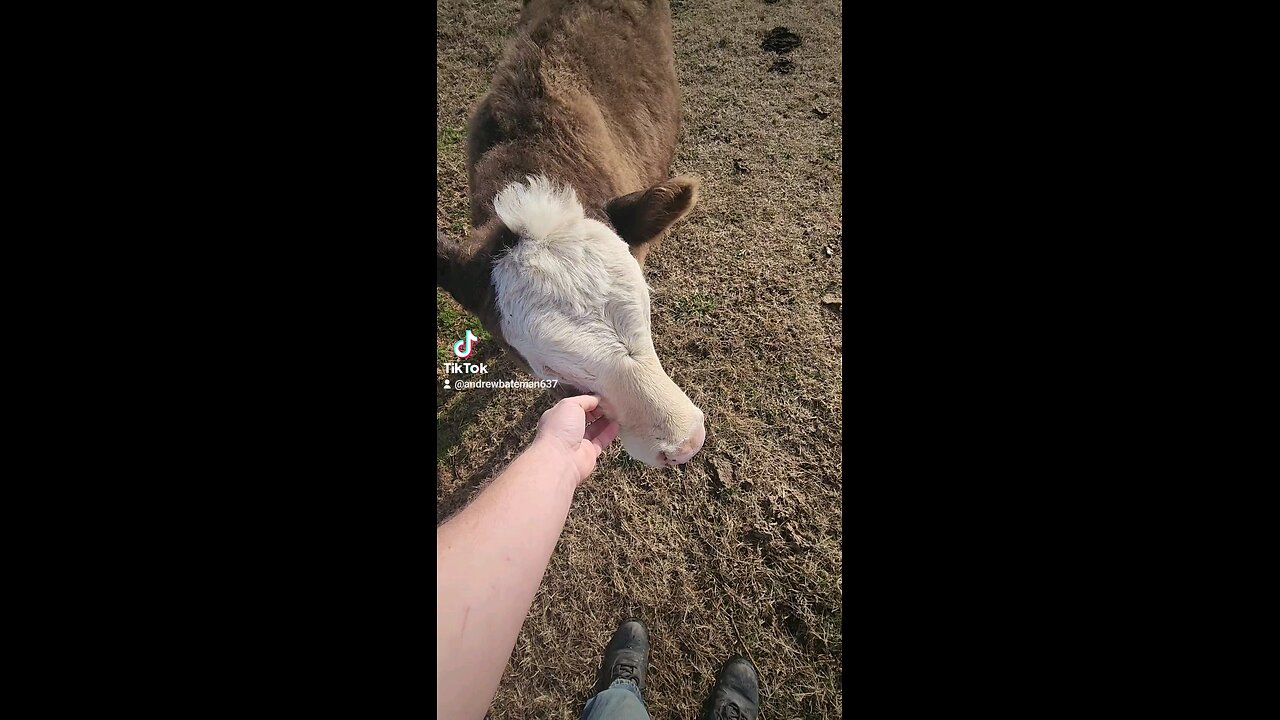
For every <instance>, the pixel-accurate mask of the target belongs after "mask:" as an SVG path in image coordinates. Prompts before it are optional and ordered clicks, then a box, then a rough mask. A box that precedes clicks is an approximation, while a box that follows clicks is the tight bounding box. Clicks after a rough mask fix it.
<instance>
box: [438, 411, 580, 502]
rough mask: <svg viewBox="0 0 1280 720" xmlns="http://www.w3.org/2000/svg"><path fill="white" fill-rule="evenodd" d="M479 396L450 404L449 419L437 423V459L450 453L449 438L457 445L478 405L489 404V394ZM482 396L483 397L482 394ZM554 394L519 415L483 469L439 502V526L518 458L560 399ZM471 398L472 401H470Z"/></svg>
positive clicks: (460, 459) (489, 455)
mask: <svg viewBox="0 0 1280 720" xmlns="http://www.w3.org/2000/svg"><path fill="white" fill-rule="evenodd" d="M472 395H474V396H476V398H477V399H476V400H474V401H471V400H470V398H466V399H464V400H462V401H459V402H458V403H457V405H455V406H451V407H450V408H449V410H448V413H447V414H448V418H447V419H446V418H441V419H440V420H439V421H438V423H437V425H436V462H437V463H439V462H440V460H441V459H442V458H443V457H444V456H445V454H446V453H447V448H446V447H445V446H444V445H442V443H443V442H445V441H446V440H448V441H449V445H448V447H453V446H454V445H456V444H457V442H458V439H459V438H461V436H462V428H463V427H464V426H465V424H466V423H467V422H468V421H469V419H470V418H473V417H475V416H476V413H477V412H478V409H479V408H482V407H484V406H485V405H487V404H488V400H487V398H488V397H489V396H490V395H489V393H480V392H477V393H472ZM481 396H483V397H481ZM557 400H558V399H557V398H554V397H553V395H552V394H551V393H545V394H543V395H542V396H541V397H539V398H538V400H537V402H535V403H534V404H533V405H531V406H530V407H529V409H528V410H526V411H525V412H524V414H523V415H521V416H520V419H519V420H517V421H516V422H515V423H514V424H512V425H511V427H509V428H508V429H507V431H506V432H505V433H504V434H503V435H502V436H501V437H495V438H494V443H493V445H492V446H491V447H492V449H491V450H489V451H488V452H487V457H486V459H485V461H484V462H482V463H480V468H479V469H478V470H477V471H476V472H474V473H472V474H471V475H470V476H469V477H467V478H465V479H464V480H462V481H461V482H460V483H458V487H457V488H456V489H455V490H454V491H453V492H452V493H450V494H449V495H448V496H447V497H445V498H444V499H443V500H441V501H440V502H439V503H438V504H437V505H436V525H437V526H439V525H440V524H441V523H443V522H444V521H445V520H448V519H449V518H450V517H452V516H453V514H454V513H456V512H458V511H459V510H461V509H462V508H464V507H466V506H467V503H469V502H471V499H472V498H473V497H475V495H476V494H477V493H479V492H480V490H481V489H483V488H484V486H485V485H488V484H489V481H490V480H492V479H493V477H494V476H496V475H497V474H498V472H499V471H501V470H502V469H503V468H504V467H506V464H507V463H508V462H509V461H510V460H514V459H515V455H516V454H517V453H519V452H520V451H521V450H524V447H525V445H526V444H527V443H528V442H529V440H528V438H529V437H531V431H532V430H533V429H534V427H536V426H537V424H538V419H539V418H541V417H542V413H544V412H546V411H547V409H548V408H550V407H551V406H552V405H554V404H555V403H556V402H557ZM467 401H470V402H467ZM465 459H466V457H465V455H464V456H462V457H460V458H459V459H458V460H459V463H458V464H463V463H462V461H464V460H465Z"/></svg>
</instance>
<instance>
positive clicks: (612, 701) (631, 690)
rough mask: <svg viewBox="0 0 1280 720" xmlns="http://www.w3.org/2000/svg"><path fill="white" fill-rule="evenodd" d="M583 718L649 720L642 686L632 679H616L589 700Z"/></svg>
mask: <svg viewBox="0 0 1280 720" xmlns="http://www.w3.org/2000/svg"><path fill="white" fill-rule="evenodd" d="M582 720H649V711H648V710H645V709H644V699H643V698H641V697H640V688H639V687H636V684H635V683H633V682H631V681H630V680H614V681H613V683H612V684H610V685H609V687H608V688H605V690H604V691H603V692H601V693H599V694H597V695H596V696H595V697H593V698H591V699H590V700H588V701H587V704H586V706H585V707H583V708H582Z"/></svg>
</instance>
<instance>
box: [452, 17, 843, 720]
mask: <svg viewBox="0 0 1280 720" xmlns="http://www.w3.org/2000/svg"><path fill="white" fill-rule="evenodd" d="M536 1H537V0H534V2H536ZM519 10H520V2H519V0H501V1H498V2H494V1H493V0H439V2H437V12H438V15H437V29H436V37H437V41H438V48H439V49H438V55H437V63H436V64H437V69H438V76H437V77H438V79H437V84H436V98H437V102H438V105H437V111H436V112H437V114H436V138H437V140H436V147H437V151H438V154H437V160H436V176H437V179H438V182H439V189H438V190H437V194H436V224H437V227H438V228H439V229H441V230H443V231H444V232H446V233H451V232H452V233H462V232H465V231H466V218H467V217H468V213H467V209H468V208H467V198H466V173H465V165H464V163H463V153H462V145H463V137H464V133H465V127H466V120H467V114H468V112H469V110H470V108H471V107H472V106H473V105H474V103H475V102H476V101H477V100H479V99H480V97H481V96H482V94H483V93H484V91H485V89H486V88H487V85H488V83H489V80H490V78H491V76H492V73H493V70H494V67H495V66H496V63H497V62H498V59H499V58H500V57H501V55H502V51H503V47H504V44H505V43H506V41H507V40H508V39H509V38H510V37H511V36H512V34H513V31H514V27H515V22H516V17H517V15H518V13H519ZM672 15H673V25H674V32H675V52H676V70H677V73H678V75H679V78H680V81H681V84H682V88H683V93H684V123H683V131H682V136H681V139H680V143H679V146H678V149H677V155H676V160H675V163H674V166H673V168H672V170H673V173H692V174H696V175H700V176H701V177H702V178H703V186H702V195H701V201H700V203H699V205H698V207H697V208H696V209H695V210H694V211H693V213H692V214H691V215H690V216H689V218H688V219H687V220H686V221H684V222H683V223H681V224H680V225H679V226H678V228H677V229H676V231H675V232H674V233H673V234H672V235H671V237H669V238H667V240H666V241H665V242H664V243H663V245H662V247H660V248H658V249H657V250H655V251H654V252H653V253H652V254H651V255H650V256H649V260H648V264H647V268H646V276H647V279H648V281H649V284H650V285H651V286H652V287H653V289H654V292H653V296H652V302H653V334H654V341H655V345H656V346H657V350H658V353H659V355H660V356H661V358H662V360H663V365H664V367H666V369H667V371H668V372H669V373H670V374H671V376H672V378H673V379H674V380H675V381H676V383H677V384H679V385H680V386H681V388H683V389H684V390H685V391H686V392H687V393H688V394H689V396H690V398H692V399H693V400H694V402H696V403H697V404H698V405H699V407H701V408H702V409H703V410H704V411H705V412H706V414H707V441H706V445H705V448H704V450H703V451H702V453H700V454H699V455H698V456H697V457H696V458H694V460H693V461H692V462H691V463H690V464H688V465H686V466H685V467H684V468H682V469H679V470H655V469H651V468H647V467H644V466H643V465H640V464H638V463H635V462H633V461H631V460H630V459H629V458H628V457H627V456H626V455H625V453H623V452H622V451H621V448H620V447H618V446H615V447H614V448H612V449H610V450H609V451H608V452H607V453H606V454H605V456H604V457H603V458H601V461H600V465H599V468H598V469H597V471H596V473H595V475H593V476H592V478H591V480H590V481H588V483H587V484H586V485H584V486H583V487H582V488H581V489H580V490H579V492H578V494H577V496H576V498H575V500H574V506H573V510H572V511H571V513H570V515H569V521H568V523H567V525H566V527H565V531H564V535H563V536H562V537H561V541H560V544H559V546H558V547H557V549H556V552H555V555H554V556H553V557H552V559H551V564H550V567H549V568H548V570H547V574H546V576H545V578H544V580H543V584H542V589H541V590H540V591H539V593H538V596H537V598H536V599H535V601H534V604H533V608H532V609H531V610H530V613H529V617H528V618H527V619H526V621H525V624H524V628H523V629H522V631H521V633H520V637H519V639H518V640H517V643H516V648H515V652H514V653H513V656H512V658H511V661H510V663H509V664H508V667H507V673H506V675H505V676H504V678H503V681H502V685H501V687H500V689H499V691H498V695H497V698H496V699H495V700H494V704H493V709H492V717H495V718H576V717H578V714H579V713H580V711H581V708H582V703H583V702H584V701H585V699H586V698H587V696H588V693H589V689H590V687H591V685H592V682H593V678H594V677H595V673H596V670H597V667H598V664H599V662H600V655H601V652H602V650H603V648H604V644H605V642H606V641H607V640H608V638H609V635H610V634H611V633H612V632H613V630H614V628H615V627H616V626H617V623H618V622H619V621H620V620H621V619H623V618H624V617H627V616H635V617H638V618H641V619H642V620H643V621H644V622H645V623H646V624H647V625H648V626H649V629H650V633H651V635H652V641H653V655H652V667H651V670H650V676H649V680H648V690H647V691H646V701H647V704H648V707H649V711H650V713H651V714H652V715H653V717H655V718H665V717H692V716H693V715H694V713H695V711H696V710H697V708H698V707H699V705H700V704H701V702H702V700H703V698H704V697H705V695H706V693H707V690H708V689H709V688H710V686H711V683H712V682H713V680H714V674H715V671H716V670H717V669H718V668H719V666H720V664H721V663H722V662H723V661H724V659H725V658H727V657H728V656H729V655H730V654H733V653H735V652H738V653H743V654H746V655H748V656H750V657H751V658H752V659H753V660H754V661H755V663H756V664H757V666H758V667H759V670H760V673H761V684H762V695H763V708H764V713H763V717H765V718H826V717H840V715H841V708H840V699H841V694H842V688H841V663H842V621H841V614H842V609H843V583H842V577H841V566H840V558H841V547H840V540H841V512H842V508H841V481H842V478H841V474H842V453H841V436H840V431H841V413H842V401H841V390H840V388H841V375H840V372H841V369H840V356H841V353H842V350H843V337H842V335H841V327H840V313H841V306H840V298H841V297H842V294H843V293H842V279H841V269H840V259H841V255H842V253H843V235H842V231H841V214H840V206H841V165H842V161H843V149H842V146H841V135H840V127H841V124H842V122H843V114H842V107H841V101H840V86H841V70H840V59H841V56H840V19H841V18H840V7H839V3H837V2H834V0H824V1H818V0H781V1H780V2H776V3H769V2H765V1H764V0H752V1H748V2H742V1H741V0H696V1H695V0H675V1H673V2H672ZM778 27H783V28H786V29H787V32H788V33H791V34H794V35H795V36H796V38H798V39H799V42H798V44H794V45H791V41H789V40H788V41H786V42H785V43H784V44H786V45H791V46H790V47H789V49H788V50H787V51H786V53H785V56H783V55H781V54H780V53H779V52H771V51H769V50H766V49H764V48H763V47H762V44H763V43H764V42H765V41H766V38H767V37H768V34H769V33H770V31H772V30H773V29H774V28H778ZM780 59H786V60H787V61H788V62H789V64H790V67H789V69H788V71H786V72H782V71H780V70H772V71H771V69H772V68H774V66H775V63H776V61H778V60H780ZM436 307H437V309H438V311H439V312H440V320H439V322H438V323H437V327H436V345H437V354H438V356H439V358H438V359H437V368H439V366H440V362H441V361H443V359H445V358H446V357H447V356H448V354H449V349H450V347H451V345H452V343H453V342H454V341H455V340H457V339H459V338H461V337H462V333H463V331H464V330H465V329H466V328H467V327H470V328H472V329H473V330H477V331H478V329H479V328H478V326H477V325H476V324H475V321H474V319H472V318H470V317H469V316H468V315H467V314H466V313H465V312H463V311H462V310H461V308H460V307H459V306H458V305H457V304H456V303H454V302H453V300H452V299H451V298H449V297H448V295H446V294H444V293H440V292H438V293H437V297H436ZM476 348H477V350H476V352H477V353H480V354H481V355H480V356H479V357H483V358H484V360H483V361H484V362H486V363H488V366H489V369H490V374H489V375H488V376H487V377H488V378H489V379H501V378H524V376H523V375H521V374H518V373H517V372H516V371H515V370H514V368H513V366H512V363H511V362H510V361H509V360H507V359H506V358H505V357H504V356H503V355H502V353H500V352H496V351H493V350H492V346H491V345H490V346H486V343H485V342H484V340H483V339H482V340H481V341H480V342H479V343H477V345H476ZM484 353H488V354H487V355H484ZM473 361H475V362H479V361H480V360H473ZM524 379H527V378H524ZM436 386H437V403H436V404H437V412H436V419H437V431H436V442H437V457H436V459H437V472H436V476H437V477H436V497H437V502H438V509H437V521H438V522H439V521H443V520H444V519H445V518H446V517H447V516H448V515H449V514H451V513H452V512H454V511H456V510H457V509H459V508H460V507H462V506H463V505H464V504H465V503H466V501H467V500H468V499H470V497H472V496H473V495H474V494H475V493H476V492H478V491H479V490H480V489H481V488H482V487H483V486H484V484H485V483H486V482H487V481H488V480H489V479H490V478H491V477H492V476H493V475H494V474H495V473H496V472H497V471H499V470H500V469H501V468H502V467H503V466H504V465H505V464H506V463H507V462H509V461H510V460H511V459H512V458H514V457H515V455H516V454H517V453H518V452H520V450H521V449H522V448H523V447H524V446H525V445H526V444H527V443H528V442H529V441H530V440H531V438H532V436H533V431H534V427H535V424H536V421H537V418H538V416H539V415H540V414H541V413H542V411H543V410H545V409H546V408H547V407H548V406H549V399H548V398H547V397H546V396H545V395H543V394H541V393H538V392H533V391H516V390H511V391H475V392H464V393H455V392H450V391H445V390H443V389H442V387H441V383H440V382H437V384H436Z"/></svg>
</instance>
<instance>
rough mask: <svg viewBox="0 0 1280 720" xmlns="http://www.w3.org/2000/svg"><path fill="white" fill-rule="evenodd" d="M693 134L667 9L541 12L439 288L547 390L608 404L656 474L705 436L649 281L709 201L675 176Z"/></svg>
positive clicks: (629, 443)
mask: <svg viewBox="0 0 1280 720" xmlns="http://www.w3.org/2000/svg"><path fill="white" fill-rule="evenodd" d="M679 129H680V90H679V87H678V85H677V84H676V75H675V63H674V57H673V54H672V48H671V10H670V6H669V4H668V2H667V0H578V1H574V0H528V1H527V2H526V3H525V6H524V9H523V10H522V11H521V13H520V20H519V24H518V27H517V33H516V37H515V39H514V40H513V41H512V42H511V44H510V45H509V46H508V48H507V51H506V55H505V56H504V58H503V60H502V62H501V64H500V65H499V66H498V70H497V73H496V74H495V75H494V78H493V86H492V88H491V89H490V91H489V93H488V94H487V95H486V96H485V97H484V98H483V99H482V100H481V101H480V104H479V106H478V107H477V108H476V110H475V113H474V114H473V116H472V118H471V123H470V127H469V129H468V138H467V173H468V180H469V182H470V190H471V225H472V229H471V230H470V232H469V234H468V236H467V237H466V238H465V239H462V240H461V241H460V242H455V241H453V240H451V239H448V238H445V237H443V236H442V235H441V234H440V233H439V232H437V234H436V262H437V271H436V284H437V285H438V286H440V287H443V288H444V289H445V290H447V291H448V292H449V293H450V294H451V295H453V296H454V298H456V299H457V300H458V301H459V303H461V304H462V306H463V307H465V308H466V309H467V310H468V311H470V312H472V313H473V314H475V315H476V316H477V317H478V318H479V319H480V321H481V323H483V324H484V326H485V328H486V329H487V330H488V331H489V332H490V333H491V334H492V335H493V336H494V338H495V339H497V340H498V341H499V343H500V344H501V345H502V346H503V347H505V348H506V349H507V350H508V352H510V353H511V354H512V355H513V356H514V357H517V358H519V360H520V361H521V362H522V363H523V364H524V366H525V367H526V368H528V369H529V371H530V372H531V373H532V374H533V375H535V376H537V377H539V378H542V379H544V380H551V379H555V380H559V381H560V384H561V385H562V386H569V387H570V388H573V389H577V390H581V391H584V392H590V393H594V394H596V395H599V397H600V407H601V409H602V410H603V412H604V414H605V415H606V416H607V417H610V418H613V419H615V420H617V421H618V424H619V426H620V427H621V430H620V432H619V435H620V437H621V438H622V441H623V446H624V447H625V448H626V450H627V452H628V453H629V454H630V455H631V456H632V457H634V458H636V459H637V460H640V461H642V462H644V463H647V464H649V465H653V466H656V467H662V466H665V465H676V464H679V463H683V462H687V461H688V460H689V459H690V458H691V457H693V456H694V455H695V454H696V453H697V452H698V450H699V449H701V447H702V443H703V440H704V438H705V434H706V431H705V429H704V425H703V421H704V417H703V413H702V411H701V410H700V409H698V408H697V407H696V406H695V405H694V404H693V402H692V401H690V400H689V398H688V396H687V395H685V393H684V392H683V391H682V390H681V389H680V388H679V387H677V386H676V384H675V383H674V382H672V380H671V378H670V377H668V376H667V373H666V371H665V370H663V368H662V363H661V362H660V361H659V360H658V355H657V353H656V351H655V350H654V347H653V338H652V336H651V335H650V325H649V288H648V286H647V285H646V283H645V279H644V273H643V270H642V268H643V265H644V260H645V256H646V254H647V253H648V252H649V250H650V248H652V247H653V246H655V245H656V244H657V243H658V242H659V241H660V240H661V239H662V238H663V237H665V235H666V234H667V231H668V229H669V228H670V227H671V225H672V224H673V223H675V222H676V221H678V220H679V219H681V218H682V217H684V216H685V215H686V214H688V213H689V211H690V210H692V209H693V206H694V204H695V203H696V202H697V199H698V187H699V182H698V180H697V178H694V177H690V176H677V177H671V178H669V177H668V175H669V170H670V167H671V161H672V158H673V156H674V154H675V143H676V136H677V135H678V133H679Z"/></svg>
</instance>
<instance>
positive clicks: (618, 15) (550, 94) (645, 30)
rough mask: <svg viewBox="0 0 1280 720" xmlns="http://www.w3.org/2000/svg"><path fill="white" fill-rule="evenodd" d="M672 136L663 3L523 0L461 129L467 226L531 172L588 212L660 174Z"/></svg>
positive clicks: (674, 113) (676, 98)
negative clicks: (574, 196)
mask: <svg viewBox="0 0 1280 720" xmlns="http://www.w3.org/2000/svg"><path fill="white" fill-rule="evenodd" d="M679 131H680V93H679V88H678V86H677V84H676V77H675V66H674V58H673V56H672V47H671V11H670V7H669V5H668V2H667V1H666V0H654V1H652V2H645V1H643V0H530V2H528V3H526V5H525V7H524V9H523V10H522V11H521V16H520V21H519V25H518V28H517V35H516V37H515V38H514V39H513V40H512V42H511V44H510V45H509V46H508V48H507V52H506V55H505V56H504V58H503V60H502V62H501V63H500V64H499V66H498V69H497V71H496V73H495V75H494V80H493V86H492V88H491V90H490V92H489V94H488V95H487V96H486V97H485V98H484V100H483V101H481V103H480V105H479V107H478V108H477V110H476V113H475V115H474V116H473V117H472V121H471V126H470V129H469V132H468V158H467V160H468V163H467V164H468V168H467V169H468V176H469V179H470V185H471V206H472V223H473V224H475V225H480V224H481V223H483V222H485V221H486V220H488V219H489V218H491V217H492V211H493V210H492V200H493V197H494V195H495V194H497V192H498V191H500V190H501V189H502V188H503V187H505V186H506V185H507V184H508V183H510V182H516V181H521V180H523V179H524V176H525V175H531V174H538V173H542V174H546V175H548V176H549V177H552V178H553V179H555V180H558V181H560V182H566V183H569V184H571V185H572V186H573V187H574V188H575V189H576V190H577V192H578V195H579V198H580V199H581V200H582V203H583V205H584V206H585V207H586V208H587V210H588V212H589V213H590V214H593V215H594V214H597V211H598V209H599V208H602V207H603V206H604V204H605V203H606V202H607V201H608V200H610V199H611V198H614V197H617V196H619V195H625V194H627V193H631V192H635V191H637V190H643V189H645V188H647V187H649V186H651V185H653V184H655V183H657V182H660V181H662V180H665V179H666V178H667V177H668V175H669V171H670V167H671V161H672V158H673V156H674V153H675V144H676V137H677V135H678V134H679Z"/></svg>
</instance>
